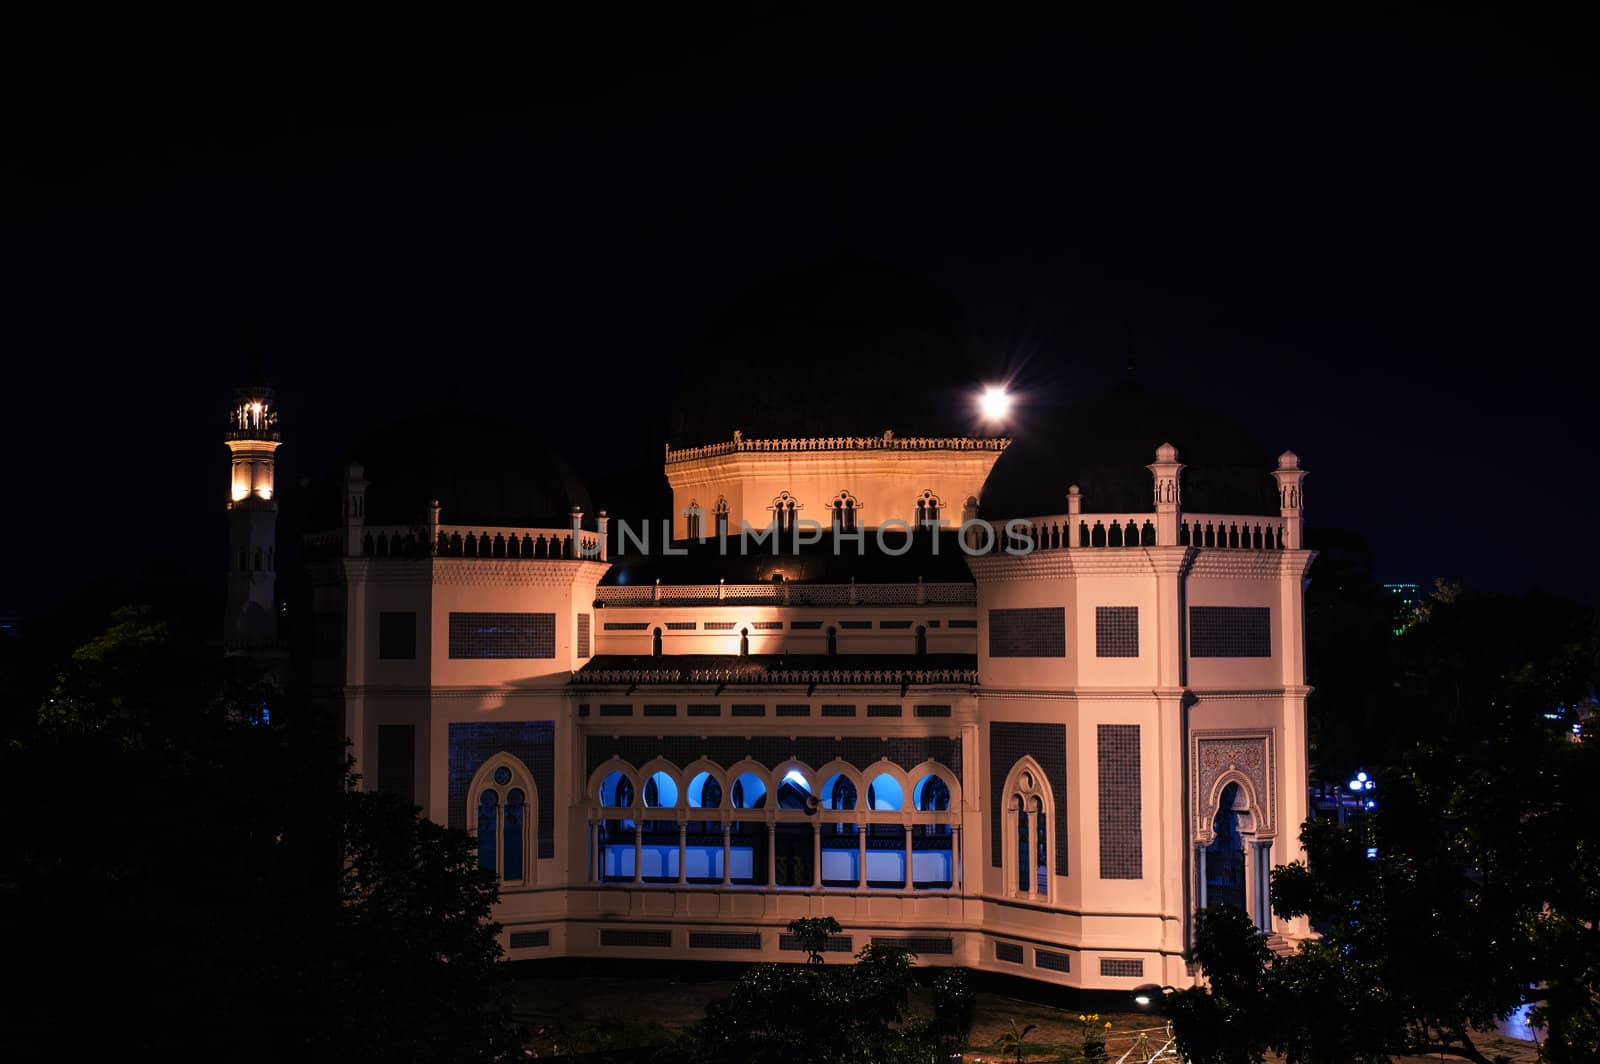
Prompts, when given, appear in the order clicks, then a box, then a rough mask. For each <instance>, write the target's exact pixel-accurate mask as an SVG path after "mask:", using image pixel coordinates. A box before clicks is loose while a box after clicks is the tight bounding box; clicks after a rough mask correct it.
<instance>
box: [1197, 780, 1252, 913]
mask: <svg viewBox="0 0 1600 1064" xmlns="http://www.w3.org/2000/svg"><path fill="white" fill-rule="evenodd" d="M1243 799H1244V795H1243V793H1242V792H1241V791H1240V789H1239V785H1238V784H1237V783H1230V784H1228V785H1227V786H1226V787H1224V788H1223V789H1222V798H1221V799H1220V800H1219V801H1218V802H1217V813H1216V816H1215V817H1214V818H1213V819H1212V821H1211V827H1212V832H1213V835H1212V838H1211V845H1209V846H1207V847H1206V905H1207V906H1208V907H1209V906H1212V905H1231V906H1233V907H1234V908H1235V909H1238V910H1239V911H1241V912H1244V911H1247V910H1246V900H1245V876H1244V834H1243V832H1241V831H1240V824H1239V820H1240V811H1241V810H1242V809H1243V807H1244V800H1243Z"/></svg>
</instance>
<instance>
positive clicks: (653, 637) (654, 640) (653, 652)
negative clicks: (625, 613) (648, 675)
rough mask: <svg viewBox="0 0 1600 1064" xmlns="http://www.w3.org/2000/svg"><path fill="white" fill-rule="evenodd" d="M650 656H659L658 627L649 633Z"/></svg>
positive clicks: (659, 632)
mask: <svg viewBox="0 0 1600 1064" xmlns="http://www.w3.org/2000/svg"><path fill="white" fill-rule="evenodd" d="M650 656H651V657H653V658H659V657H660V656H661V629H659V628H657V629H656V630H655V631H654V632H652V633H650Z"/></svg>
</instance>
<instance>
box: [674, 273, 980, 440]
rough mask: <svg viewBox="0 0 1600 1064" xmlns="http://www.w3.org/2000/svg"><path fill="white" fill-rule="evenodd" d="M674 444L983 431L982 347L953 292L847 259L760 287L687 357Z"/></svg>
mask: <svg viewBox="0 0 1600 1064" xmlns="http://www.w3.org/2000/svg"><path fill="white" fill-rule="evenodd" d="M681 364H682V367H683V368H682V371H681V375H680V377H679V382H678V394H677V402H676V404H675V405H674V408H673V411H672V421H671V428H670V435H671V442H672V444H673V446H698V445H701V444H707V443H716V442H720V441H723V440H728V439H731V438H732V437H733V431H734V429H740V430H742V431H743V433H744V435H745V436H747V437H758V438H759V437H790V436H799V437H806V436H868V435H880V434H881V433H882V432H883V431H884V430H885V429H892V430H893V431H894V432H895V434H896V435H899V436H916V435H929V436H937V435H959V434H962V433H966V432H970V431H975V430H976V429H977V426H975V425H974V424H973V423H972V420H973V418H972V415H973V410H972V402H971V393H972V389H973V388H974V386H975V385H976V384H977V383H978V382H979V380H980V379H981V377H982V373H981V370H982V365H983V363H982V359H981V358H980V357H979V353H978V345H977V343H976V342H975V341H974V340H973V337H972V335H971V333H970V332H969V331H968V329H967V325H966V322H965V320H964V318H963V317H962V314H961V309H960V307H959V305H958V304H957V303H956V302H955V300H953V299H951V298H950V296H949V295H948V294H946V293H945V292H943V291H941V290H940V289H939V288H938V286H936V285H934V284H933V283H932V282H930V281H928V280H927V279H926V278H924V277H921V276H919V275H918V274H916V273H913V272H911V271H909V270H905V269H902V268H900V267H896V266H891V265H888V264H886V263H882V262H877V261H874V260H871V259H866V258H862V257H860V256H854V255H846V256H837V257H833V258H830V259H826V260H824V261H822V262H819V263H816V264H813V265H811V266H807V267H804V268H801V269H797V270H793V271H790V272H788V273H784V274H780V275H778V276H776V277H774V278H772V279H770V280H768V281H765V282H763V283H761V284H759V285H757V286H756V287H755V288H754V289H752V290H751V291H749V292H748V293H746V295H745V296H744V297H743V298H742V299H740V300H739V301H738V302H737V303H735V304H734V305H733V306H732V307H730V308H729V309H728V310H727V311H726V312H725V313H724V314H723V315H722V316H721V317H720V318H719V319H718V320H717V321H716V322H715V323H714V324H713V326H712V327H711V329H710V331H709V333H708V336H707V339H706V342H705V344H704V345H703V347H702V348H701V349H700V350H699V351H697V352H694V353H692V354H690V355H689V357H687V358H685V359H683V360H682V361H681Z"/></svg>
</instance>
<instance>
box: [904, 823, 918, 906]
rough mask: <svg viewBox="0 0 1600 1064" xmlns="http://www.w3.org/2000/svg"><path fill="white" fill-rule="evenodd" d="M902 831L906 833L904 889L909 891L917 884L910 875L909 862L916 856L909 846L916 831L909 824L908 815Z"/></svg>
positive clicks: (914, 877)
mask: <svg viewBox="0 0 1600 1064" xmlns="http://www.w3.org/2000/svg"><path fill="white" fill-rule="evenodd" d="M904 830H905V833H906V889H907V890H911V889H912V888H913V887H914V886H915V885H916V882H917V877H916V876H914V875H912V874H911V862H912V860H913V858H914V857H915V854H916V851H915V850H914V849H913V847H912V845H911V838H912V835H913V834H914V833H915V831H916V827H915V825H913V824H912V823H911V817H910V815H909V814H908V815H907V816H906V817H905V828H904Z"/></svg>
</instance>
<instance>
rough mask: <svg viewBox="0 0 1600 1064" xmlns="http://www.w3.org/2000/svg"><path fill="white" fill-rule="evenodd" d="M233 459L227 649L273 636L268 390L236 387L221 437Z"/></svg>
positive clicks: (273, 431)
mask: <svg viewBox="0 0 1600 1064" xmlns="http://www.w3.org/2000/svg"><path fill="white" fill-rule="evenodd" d="M224 438H225V439H226V441H227V444H228V453H229V456H230V457H231V458H232V459H233V478H232V481H231V485H230V491H229V494H228V607H227V613H226V615H225V616H224V618H223V628H222V639H223V644H224V645H225V646H226V647H227V648H228V649H229V650H250V649H259V648H263V647H268V646H271V645H272V644H273V643H275V642H276V641H277V634H278V624H277V617H276V615H275V613H274V609H275V591H276V584H277V530H278V500H277V499H276V498H275V497H274V494H273V465H274V463H275V461H276V452H277V450H278V445H279V440H278V408H277V404H276V401H275V397H274V395H273V392H272V389H271V388H267V387H263V386H260V385H251V386H250V387H246V388H236V389H234V392H233V406H232V407H231V408H230V409H229V410H228V432H227V435H226V436H225V437H224Z"/></svg>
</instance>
